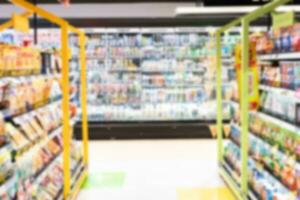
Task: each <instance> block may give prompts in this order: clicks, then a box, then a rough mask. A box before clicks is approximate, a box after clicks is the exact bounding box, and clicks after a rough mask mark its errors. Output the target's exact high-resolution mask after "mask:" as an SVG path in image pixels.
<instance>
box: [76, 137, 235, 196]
mask: <svg viewBox="0 0 300 200" xmlns="http://www.w3.org/2000/svg"><path fill="white" fill-rule="evenodd" d="M216 155H217V153H216V142H215V141H214V140H162V141H158V140H152V141H151V140H149V141H144V140H142V141H140V140H139V141H97V142H90V176H89V180H88V181H87V183H86V184H85V186H84V188H83V190H82V191H81V193H80V194H79V198H78V199H79V200H93V199H95V200H96V199H99V198H100V197H101V199H105V200H119V199H123V200H154V199H155V200H177V199H178V200H194V199H195V200H196V199H197V200H200V199H203V200H205V199H210V200H218V199H222V200H231V199H232V197H231V196H230V193H229V191H228V190H227V189H226V188H225V187H224V184H223V182H222V180H221V179H220V178H219V176H218V172H217V162H216V159H217V158H216ZM212 194H213V195H214V197H212V196H207V195H212ZM218 195H219V196H221V195H222V197H223V198H219V197H218Z"/></svg>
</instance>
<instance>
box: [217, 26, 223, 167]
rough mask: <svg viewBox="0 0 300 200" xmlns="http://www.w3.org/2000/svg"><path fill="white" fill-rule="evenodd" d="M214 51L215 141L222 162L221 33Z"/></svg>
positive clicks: (218, 35) (218, 33)
mask: <svg viewBox="0 0 300 200" xmlns="http://www.w3.org/2000/svg"><path fill="white" fill-rule="evenodd" d="M216 51H217V68H216V81H217V83H216V86H217V139H218V161H219V162H220V163H221V162H222V160H223V129H222V126H223V116H222V115H223V105H222V64H221V59H222V50H221V33H220V32H219V31H217V32H216Z"/></svg>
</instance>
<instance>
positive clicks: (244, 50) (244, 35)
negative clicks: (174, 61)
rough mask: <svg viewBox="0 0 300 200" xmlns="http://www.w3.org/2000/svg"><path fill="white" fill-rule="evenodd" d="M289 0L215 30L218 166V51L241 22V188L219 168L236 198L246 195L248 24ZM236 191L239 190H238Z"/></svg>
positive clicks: (279, 0)
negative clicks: (230, 32) (225, 34)
mask: <svg viewBox="0 0 300 200" xmlns="http://www.w3.org/2000/svg"><path fill="white" fill-rule="evenodd" d="M290 1H291V0H273V1H271V2H270V3H268V4H265V5H264V6H261V7H260V8H258V9H256V10H255V11H253V12H251V13H249V14H247V15H245V16H243V17H241V18H238V19H236V20H234V21H232V22H230V23H228V24H227V25H225V26H223V27H221V28H219V29H218V30H217V31H216V33H215V34H216V49H217V53H216V59H217V73H216V76H217V77H216V82H217V137H218V139H217V143H218V145H217V146H218V161H219V163H220V165H221V163H223V135H222V126H223V121H222V120H223V117H222V114H223V112H222V110H223V108H222V64H221V59H222V51H221V35H222V33H224V32H226V31H227V30H228V29H230V28H232V27H234V26H237V25H242V65H241V74H242V76H241V98H240V104H241V107H240V109H241V183H240V185H241V188H239V189H237V188H236V187H232V182H233V180H232V178H231V177H230V176H227V177H226V175H225V176H224V172H222V171H221V176H222V177H223V178H224V180H225V182H226V183H227V184H228V185H229V186H230V188H231V189H232V190H233V192H234V193H235V194H238V193H240V192H239V190H241V196H240V197H239V196H238V198H239V199H240V198H242V199H245V200H246V199H247V195H248V138H249V137H248V136H249V132H248V128H249V127H248V119H249V108H248V106H249V100H248V96H249V89H248V79H249V78H248V70H249V66H248V64H249V26H250V23H251V22H252V21H253V20H255V19H257V18H259V17H261V16H263V15H265V14H267V13H270V12H272V11H274V9H276V8H277V7H279V6H281V5H284V4H286V3H288V2H290ZM237 190H238V191H237Z"/></svg>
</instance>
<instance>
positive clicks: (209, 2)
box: [204, 0, 300, 6]
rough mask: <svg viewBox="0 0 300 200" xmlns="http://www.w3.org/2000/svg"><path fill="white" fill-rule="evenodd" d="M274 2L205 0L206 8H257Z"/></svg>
mask: <svg viewBox="0 0 300 200" xmlns="http://www.w3.org/2000/svg"><path fill="white" fill-rule="evenodd" d="M271 1H272V0H226V1H224V0H204V5H205V6H257V5H263V4H266V3H269V2H271ZM290 4H300V0H294V1H292V3H290Z"/></svg>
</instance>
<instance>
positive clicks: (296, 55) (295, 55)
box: [258, 52, 300, 61]
mask: <svg viewBox="0 0 300 200" xmlns="http://www.w3.org/2000/svg"><path fill="white" fill-rule="evenodd" d="M258 59H259V60H265V61H268V60H269V61H272V60H300V52H290V53H277V54H266V55H260V56H258Z"/></svg>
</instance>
